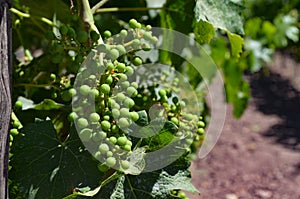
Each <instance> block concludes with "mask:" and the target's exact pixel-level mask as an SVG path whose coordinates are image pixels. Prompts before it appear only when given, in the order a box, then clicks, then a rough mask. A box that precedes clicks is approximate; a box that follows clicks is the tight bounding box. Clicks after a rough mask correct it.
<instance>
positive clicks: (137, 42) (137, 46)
mask: <svg viewBox="0 0 300 199" xmlns="http://www.w3.org/2000/svg"><path fill="white" fill-rule="evenodd" d="M140 45H141V41H140V40H138V39H134V40H132V47H133V48H134V49H138V48H139V47H140Z"/></svg>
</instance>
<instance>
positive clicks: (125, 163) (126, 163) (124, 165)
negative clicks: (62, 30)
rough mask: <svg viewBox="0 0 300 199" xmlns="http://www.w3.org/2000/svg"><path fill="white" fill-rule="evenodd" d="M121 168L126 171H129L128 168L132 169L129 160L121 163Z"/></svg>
mask: <svg viewBox="0 0 300 199" xmlns="http://www.w3.org/2000/svg"><path fill="white" fill-rule="evenodd" d="M121 167H122V168H123V169H124V170H126V169H128V168H129V167H130V163H129V162H128V161H127V160H123V161H122V162H121Z"/></svg>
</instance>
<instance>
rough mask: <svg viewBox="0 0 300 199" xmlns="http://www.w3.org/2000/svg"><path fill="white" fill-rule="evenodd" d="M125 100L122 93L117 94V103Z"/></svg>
mask: <svg viewBox="0 0 300 199" xmlns="http://www.w3.org/2000/svg"><path fill="white" fill-rule="evenodd" d="M125 98H126V96H125V95H124V94H123V93H118V94H117V101H118V102H122V101H123V100H124V99H125Z"/></svg>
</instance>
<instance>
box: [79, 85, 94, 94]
mask: <svg viewBox="0 0 300 199" xmlns="http://www.w3.org/2000/svg"><path fill="white" fill-rule="evenodd" d="M90 91H91V87H89V86H88V85H82V86H80V88H79V92H80V94H82V95H88V94H89V93H90Z"/></svg>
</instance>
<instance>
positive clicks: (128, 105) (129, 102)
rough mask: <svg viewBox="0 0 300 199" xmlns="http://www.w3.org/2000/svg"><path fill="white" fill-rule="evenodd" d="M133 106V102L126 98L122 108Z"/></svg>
mask: <svg viewBox="0 0 300 199" xmlns="http://www.w3.org/2000/svg"><path fill="white" fill-rule="evenodd" d="M134 105H135V102H134V101H133V99H131V98H126V99H125V100H124V106H125V107H128V108H132V107H133V106H134Z"/></svg>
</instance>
